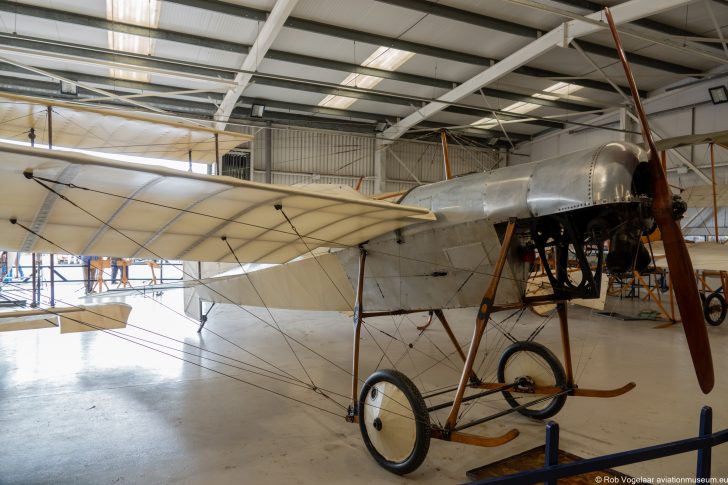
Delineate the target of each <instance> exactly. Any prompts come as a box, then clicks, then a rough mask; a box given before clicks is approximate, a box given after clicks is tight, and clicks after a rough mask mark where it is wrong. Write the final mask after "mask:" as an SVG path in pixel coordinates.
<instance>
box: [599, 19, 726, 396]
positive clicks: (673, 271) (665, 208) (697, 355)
mask: <svg viewBox="0 0 728 485" xmlns="http://www.w3.org/2000/svg"><path fill="white" fill-rule="evenodd" d="M604 12H605V15H606V17H607V21H608V22H609V28H610V30H611V31H612V37H613V38H614V44H615V46H616V48H617V53H618V54H619V59H620V61H621V62H622V67H624V74H625V76H626V77H627V81H628V82H629V87H630V90H631V91H632V99H633V100H634V107H635V110H636V111H637V115H638V116H639V119H640V124H641V125H642V138H643V139H644V141H645V144H646V145H647V148H648V149H649V167H650V180H651V182H652V190H653V202H652V212H653V215H654V217H655V222H657V226H658V227H659V228H660V231H661V232H662V240H663V244H664V247H665V256H666V257H667V267H668V269H669V270H670V276H671V278H670V280H671V282H672V285H673V288H674V290H675V299H676V300H677V306H678V308H679V309H680V317H681V319H682V324H683V329H684V331H685V337H686V338H687V341H688V348H689V349H690V356H691V357H692V359H693V366H694V367H695V374H696V375H697V376H698V383H699V384H700V389H702V391H703V392H704V393H705V394H708V393H709V392H710V391H711V390H712V389H713V384H714V381H715V378H714V375H713V358H712V356H711V353H710V342H709V341H708V332H707V330H706V328H705V322H704V320H703V311H702V310H703V306H702V303H701V301H700V295H699V294H698V285H697V283H696V281H695V271H694V270H693V263H692V262H691V261H690V255H689V254H688V249H687V247H686V246H685V238H684V237H683V235H682V232H681V231H680V226H679V225H678V224H677V222H676V221H675V219H674V218H673V210H672V201H673V198H672V192H671V191H670V187H669V185H668V183H667V176H666V175H665V172H664V170H663V168H662V164H661V163H660V159H659V156H658V153H657V149H656V148H655V142H654V140H653V139H652V133H651V132H650V127H649V125H648V123H647V116H646V115H645V110H644V108H643V107H642V101H641V100H640V97H639V94H638V91H637V85H636V84H635V81H634V76H633V75H632V70H631V69H630V67H629V63H628V62H627V58H626V57H625V55H624V50H623V49H622V43H621V42H620V39H619V33H618V32H617V27H616V26H615V24H614V19H613V18H612V13H611V12H610V11H609V9H608V8H605V9H604Z"/></svg>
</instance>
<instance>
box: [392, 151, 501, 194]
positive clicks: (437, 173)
mask: <svg viewBox="0 0 728 485" xmlns="http://www.w3.org/2000/svg"><path fill="white" fill-rule="evenodd" d="M448 147H449V148H448V152H449V154H450V163H451V169H452V173H453V175H464V174H466V173H472V172H482V171H484V170H489V169H491V168H494V167H496V166H497V165H498V160H499V156H498V155H499V154H498V152H497V151H495V150H489V149H482V148H475V147H471V146H465V145H458V144H455V143H453V142H449V143H448ZM383 156H384V157H385V159H386V167H387V170H386V186H385V187H386V190H387V191H393V192H395V191H400V190H407V189H409V188H410V187H413V186H415V185H417V182H416V181H415V177H416V178H417V179H418V180H419V181H420V182H422V183H430V182H437V181H438V180H442V179H443V178H444V165H443V162H442V145H441V144H439V143H422V142H415V141H408V140H401V141H398V142H397V143H394V144H392V145H390V146H388V147H387V148H385V151H384V153H383Z"/></svg>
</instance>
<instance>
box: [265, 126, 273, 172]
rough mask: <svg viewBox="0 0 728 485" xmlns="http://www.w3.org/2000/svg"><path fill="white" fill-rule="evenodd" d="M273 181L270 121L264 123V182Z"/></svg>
mask: <svg viewBox="0 0 728 485" xmlns="http://www.w3.org/2000/svg"><path fill="white" fill-rule="evenodd" d="M272 182H273V129H272V128H271V122H270V121H266V123H265V183H267V184H270V183H272Z"/></svg>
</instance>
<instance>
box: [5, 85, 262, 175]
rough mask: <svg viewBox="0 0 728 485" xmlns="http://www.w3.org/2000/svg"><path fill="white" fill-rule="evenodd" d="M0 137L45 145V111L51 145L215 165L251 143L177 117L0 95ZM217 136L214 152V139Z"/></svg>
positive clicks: (242, 137)
mask: <svg viewBox="0 0 728 485" xmlns="http://www.w3.org/2000/svg"><path fill="white" fill-rule="evenodd" d="M0 103H2V110H0V138H5V139H10V140H15V141H22V142H27V141H28V132H29V131H30V129H31V128H35V135H36V140H35V141H36V144H38V145H47V144H48V125H47V124H48V108H51V109H52V113H51V116H52V118H53V122H52V125H53V145H55V146H59V147H66V148H76V149H80V150H93V151H97V152H106V153H112V154H123V155H133V156H138V157H145V156H146V157H152V158H164V159H169V160H179V161H187V160H188V159H189V158H190V157H191V158H192V161H193V162H198V163H208V164H210V163H215V156H216V151H217V152H218V154H219V155H220V156H222V155H224V154H225V153H227V152H229V151H230V150H232V149H233V148H235V147H237V146H238V145H240V144H242V143H246V142H248V141H250V140H251V139H252V137H251V136H250V135H244V134H242V133H235V132H230V131H222V130H215V129H213V128H209V127H206V126H203V125H201V124H193V123H192V122H187V121H180V120H179V118H174V117H171V116H165V115H160V114H156V113H146V112H140V111H133V110H130V109H109V108H100V107H91V106H87V105H86V106H84V105H80V104H78V103H71V102H66V101H58V100H50V99H40V98H33V97H28V96H18V95H13V94H7V93H2V95H0ZM216 137H217V150H216V142H215V138H216Z"/></svg>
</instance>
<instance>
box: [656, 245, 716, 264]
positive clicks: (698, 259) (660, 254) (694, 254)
mask: <svg viewBox="0 0 728 485" xmlns="http://www.w3.org/2000/svg"><path fill="white" fill-rule="evenodd" d="M687 247H688V253H690V260H691V261H692V262H693V268H695V269H701V270H709V271H728V246H725V245H723V244H718V243H714V242H700V243H695V244H688V245H687ZM652 253H653V255H654V258H655V266H657V267H658V268H665V267H667V263H666V260H665V249H664V248H663V246H662V241H654V242H652Z"/></svg>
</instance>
